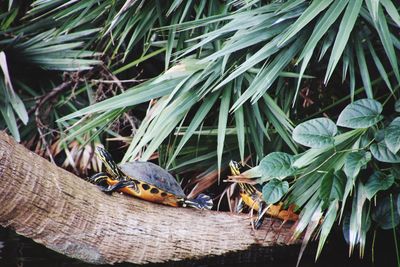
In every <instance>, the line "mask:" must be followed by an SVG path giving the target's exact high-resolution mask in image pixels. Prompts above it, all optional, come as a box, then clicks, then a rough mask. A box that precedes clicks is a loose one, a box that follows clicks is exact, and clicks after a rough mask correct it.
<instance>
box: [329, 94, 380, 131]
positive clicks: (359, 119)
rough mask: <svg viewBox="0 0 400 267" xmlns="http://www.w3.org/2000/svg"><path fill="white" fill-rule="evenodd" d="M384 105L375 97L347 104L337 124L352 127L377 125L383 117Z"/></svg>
mask: <svg viewBox="0 0 400 267" xmlns="http://www.w3.org/2000/svg"><path fill="white" fill-rule="evenodd" d="M381 112H382V105H381V103H379V102H378V101H376V100H373V99H360V100H357V101H355V102H353V103H351V104H349V105H348V106H346V107H345V108H344V109H343V111H342V112H341V113H340V115H339V118H338V121H337V123H336V124H337V125H338V126H342V127H347V128H351V129H357V128H367V127H370V126H373V125H375V124H376V123H377V122H378V121H380V120H381V119H382V118H383V117H382V115H381Z"/></svg>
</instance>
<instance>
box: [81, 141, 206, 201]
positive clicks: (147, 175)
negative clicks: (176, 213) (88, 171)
mask: <svg viewBox="0 0 400 267" xmlns="http://www.w3.org/2000/svg"><path fill="white" fill-rule="evenodd" d="M95 153H96V155H97V157H99V159H101V161H102V162H103V164H104V165H105V169H106V171H105V172H100V173H97V174H95V175H93V176H92V177H90V178H89V181H90V182H92V183H93V184H96V185H97V186H99V188H100V189H101V190H102V191H104V192H106V193H112V192H114V191H118V192H123V193H126V194H128V195H132V196H134V197H138V198H141V199H144V200H147V201H150V202H155V203H161V204H164V205H169V206H173V207H191V208H196V209H211V208H212V206H213V201H212V199H211V198H210V197H209V196H207V195H205V194H200V195H199V196H197V197H196V198H194V199H189V198H187V196H186V195H185V193H184V192H183V190H182V187H181V186H180V185H179V183H178V182H177V181H176V179H175V178H174V176H172V175H171V174H170V173H169V172H168V171H166V170H165V169H163V168H161V167H160V166H158V165H156V164H154V163H152V162H146V161H133V162H127V163H124V164H121V165H119V166H118V165H117V164H116V163H115V161H114V160H113V159H112V157H111V155H110V154H109V153H108V152H107V151H106V150H105V149H103V148H102V147H97V148H96V150H95Z"/></svg>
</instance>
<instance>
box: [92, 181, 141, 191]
mask: <svg viewBox="0 0 400 267" xmlns="http://www.w3.org/2000/svg"><path fill="white" fill-rule="evenodd" d="M123 188H132V189H133V190H134V191H136V192H138V191H139V188H138V186H137V183H136V182H135V181H132V180H127V181H125V180H124V181H118V182H117V183H115V184H113V185H109V186H100V189H101V191H103V192H106V193H112V192H115V191H118V190H120V189H123Z"/></svg>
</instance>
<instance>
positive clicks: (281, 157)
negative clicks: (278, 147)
mask: <svg viewBox="0 0 400 267" xmlns="http://www.w3.org/2000/svg"><path fill="white" fill-rule="evenodd" d="M293 162H294V157H293V156H292V155H289V154H287V153H283V152H272V153H270V154H268V155H267V156H265V157H264V158H263V159H262V160H261V162H260V165H259V171H260V173H261V180H260V181H268V180H270V179H272V178H278V179H283V178H285V177H287V176H290V175H292V174H293V173H294V172H295V170H296V169H295V168H294V167H292V164H293Z"/></svg>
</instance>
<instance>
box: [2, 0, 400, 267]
mask: <svg viewBox="0 0 400 267" xmlns="http://www.w3.org/2000/svg"><path fill="white" fill-rule="evenodd" d="M399 8H400V6H399V4H398V3H397V2H396V1H391V0H380V1H374V0H365V1H363V0H354V1H353V0H343V1H333V0H326V1H305V0H287V1H254V0H253V1H252V0H248V1H239V0H232V1H194V0H189V1H179V0H175V1H172V0H171V1H159V0H148V1H145V0H141V1H137V0H128V1H122V0H98V1H93V0H80V1H76V0H70V1H63V0H36V1H16V0H14V1H12V0H9V1H8V2H7V1H3V2H2V3H1V4H0V11H1V14H0V30H1V32H0V38H1V39H0V68H1V70H2V72H1V75H0V94H1V97H0V101H1V103H0V110H1V114H2V115H1V119H0V127H1V128H7V129H8V131H9V132H10V133H11V134H13V135H14V137H15V138H16V139H17V140H21V141H22V142H24V143H25V144H26V145H27V146H28V147H31V148H32V149H35V150H36V151H37V152H40V153H41V154H44V155H47V156H48V157H49V158H50V159H52V160H54V161H56V162H57V163H60V164H63V165H64V166H67V167H69V168H71V169H72V170H74V171H75V172H77V173H81V174H86V172H87V171H88V170H90V169H92V168H93V169H97V168H98V162H97V161H96V160H95V159H93V158H92V155H93V153H92V149H93V146H94V144H97V143H100V142H102V143H104V144H106V140H107V143H108V144H109V146H112V147H121V146H125V145H126V146H128V148H127V150H126V153H125V156H124V157H123V159H122V161H128V160H132V159H138V158H140V159H143V160H148V159H157V160H158V163H159V164H160V165H162V166H164V167H167V168H169V169H170V170H173V171H175V172H176V173H186V175H185V176H187V175H188V173H190V175H191V176H192V177H195V178H194V179H191V180H190V181H185V183H187V184H188V187H189V188H193V185H194V184H196V186H194V188H193V190H192V194H196V193H198V192H200V191H203V190H213V191H214V192H215V193H216V194H220V198H221V199H222V196H224V195H227V196H228V202H229V203H228V204H229V207H230V208H232V207H231V201H230V199H235V198H236V197H237V194H235V193H234V192H235V191H234V190H232V189H233V187H234V186H235V185H234V184H233V185H230V184H226V183H220V182H221V180H222V178H223V177H221V176H222V175H226V173H224V172H223V171H224V170H225V169H226V167H227V163H228V162H229V160H231V159H236V160H241V161H242V162H248V164H249V165H251V166H255V167H254V168H251V169H250V170H248V171H247V172H246V173H245V174H244V175H246V177H248V178H249V179H256V181H257V182H258V183H259V184H260V185H261V186H263V194H264V199H265V200H266V201H267V202H268V203H275V202H278V201H284V202H285V204H286V205H289V204H293V203H294V204H296V206H297V207H298V208H299V210H301V219H300V221H299V224H298V225H297V228H296V233H297V234H300V233H301V232H303V231H305V232H306V234H305V236H306V238H305V243H304V245H305V244H306V243H307V241H308V240H309V239H310V238H311V237H312V235H313V234H319V237H320V239H319V240H320V241H319V244H320V245H319V250H318V253H317V254H319V253H320V251H321V249H322V246H323V244H324V242H325V240H326V238H327V236H328V234H329V232H330V231H331V228H332V226H333V224H334V223H335V222H336V221H338V222H340V223H341V225H342V226H343V229H344V230H343V232H344V235H345V237H346V240H347V241H348V243H349V244H350V248H351V250H350V251H352V250H353V248H354V246H356V245H360V254H361V255H363V250H364V247H365V244H366V242H367V233H368V231H371V230H372V229H374V228H375V227H381V228H383V229H393V231H394V238H396V231H397V232H398V228H397V230H396V226H397V225H398V224H399V221H400V195H399V177H400V169H399V163H400V153H399V149H400V139H399V136H400V128H399V127H400V126H399V125H400V123H399V119H398V117H397V116H398V112H399V109H400V108H399V107H400V102H399V101H396V100H397V99H398V97H399V84H400V72H399V57H398V55H399V50H400V39H399V36H400V34H399V33H400V16H399ZM334 121H336V123H335V122H334ZM349 129H351V130H349ZM221 188H222V189H221ZM224 188H225V190H224ZM232 203H233V202H232ZM395 244H396V245H397V241H395ZM398 257H399V256H398ZM398 261H399V264H400V258H399V260H398Z"/></svg>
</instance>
